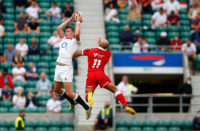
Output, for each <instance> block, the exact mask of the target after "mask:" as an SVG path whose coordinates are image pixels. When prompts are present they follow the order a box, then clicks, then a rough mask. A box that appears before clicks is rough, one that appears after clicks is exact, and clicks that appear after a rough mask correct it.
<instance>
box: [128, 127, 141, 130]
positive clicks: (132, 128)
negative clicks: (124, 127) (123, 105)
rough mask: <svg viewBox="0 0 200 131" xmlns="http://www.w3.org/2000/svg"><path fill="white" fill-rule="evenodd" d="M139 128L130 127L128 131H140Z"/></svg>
mask: <svg viewBox="0 0 200 131" xmlns="http://www.w3.org/2000/svg"><path fill="white" fill-rule="evenodd" d="M141 130H142V129H141V128H140V127H131V128H130V130H129V131H141Z"/></svg>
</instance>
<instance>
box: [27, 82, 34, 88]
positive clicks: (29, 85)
mask: <svg viewBox="0 0 200 131" xmlns="http://www.w3.org/2000/svg"><path fill="white" fill-rule="evenodd" d="M35 87H36V82H35V81H27V82H26V88H35Z"/></svg>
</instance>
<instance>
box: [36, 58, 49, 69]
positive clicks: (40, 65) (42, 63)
mask: <svg viewBox="0 0 200 131" xmlns="http://www.w3.org/2000/svg"><path fill="white" fill-rule="evenodd" d="M49 57H51V56H49ZM40 61H44V60H40ZM37 68H49V62H47V61H46V62H39V63H38V65H37Z"/></svg>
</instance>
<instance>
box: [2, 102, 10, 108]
mask: <svg viewBox="0 0 200 131" xmlns="http://www.w3.org/2000/svg"><path fill="white" fill-rule="evenodd" d="M11 106H12V102H11V101H1V107H11Z"/></svg>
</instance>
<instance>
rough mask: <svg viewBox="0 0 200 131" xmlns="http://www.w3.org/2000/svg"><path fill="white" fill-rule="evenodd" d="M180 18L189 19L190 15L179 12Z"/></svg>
mask: <svg viewBox="0 0 200 131" xmlns="http://www.w3.org/2000/svg"><path fill="white" fill-rule="evenodd" d="M179 18H180V20H188V15H187V14H179Z"/></svg>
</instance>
